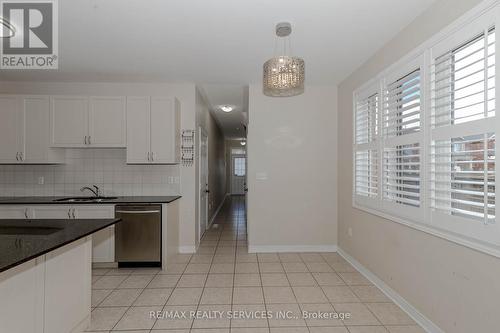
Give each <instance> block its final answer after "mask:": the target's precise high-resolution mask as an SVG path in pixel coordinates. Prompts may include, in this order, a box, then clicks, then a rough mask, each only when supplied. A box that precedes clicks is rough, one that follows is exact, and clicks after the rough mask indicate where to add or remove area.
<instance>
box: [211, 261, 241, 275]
mask: <svg viewBox="0 0 500 333" xmlns="http://www.w3.org/2000/svg"><path fill="white" fill-rule="evenodd" d="M234 266H235V265H234V264H233V263H226V264H212V267H211V268H210V273H212V274H223V273H226V274H232V273H234Z"/></svg>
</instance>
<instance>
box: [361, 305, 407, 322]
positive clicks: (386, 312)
mask: <svg viewBox="0 0 500 333" xmlns="http://www.w3.org/2000/svg"><path fill="white" fill-rule="evenodd" d="M366 306H367V307H368V308H369V309H370V311H371V312H373V313H374V314H375V316H376V317H377V318H378V320H380V322H381V323H382V324H384V325H415V322H414V321H413V319H411V318H410V316H408V315H407V314H406V313H405V312H404V311H403V310H401V308H399V307H398V306H397V305H396V304H394V303H367V304H366Z"/></svg>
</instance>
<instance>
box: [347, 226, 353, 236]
mask: <svg viewBox="0 0 500 333" xmlns="http://www.w3.org/2000/svg"><path fill="white" fill-rule="evenodd" d="M347 234H348V235H349V237H352V228H351V227H349V228H347Z"/></svg>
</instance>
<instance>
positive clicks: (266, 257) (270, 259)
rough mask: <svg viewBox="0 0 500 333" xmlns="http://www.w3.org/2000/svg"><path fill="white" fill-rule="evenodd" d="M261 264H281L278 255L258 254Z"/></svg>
mask: <svg viewBox="0 0 500 333" xmlns="http://www.w3.org/2000/svg"><path fill="white" fill-rule="evenodd" d="M257 259H258V261H259V262H279V261H280V258H279V256H278V254H277V253H257Z"/></svg>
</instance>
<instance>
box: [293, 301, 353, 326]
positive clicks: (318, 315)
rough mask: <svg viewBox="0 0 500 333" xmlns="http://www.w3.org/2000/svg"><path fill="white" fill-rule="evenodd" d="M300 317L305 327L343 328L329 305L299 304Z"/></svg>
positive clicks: (342, 324)
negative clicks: (304, 322)
mask: <svg viewBox="0 0 500 333" xmlns="http://www.w3.org/2000/svg"><path fill="white" fill-rule="evenodd" d="M299 306H300V309H301V311H302V317H303V318H304V319H305V321H306V323H307V326H309V327H311V326H327V327H331V326H344V323H343V322H342V320H340V319H339V318H338V317H337V316H336V312H335V309H334V308H333V306H332V305H331V304H329V303H323V304H300V305H299Z"/></svg>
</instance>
